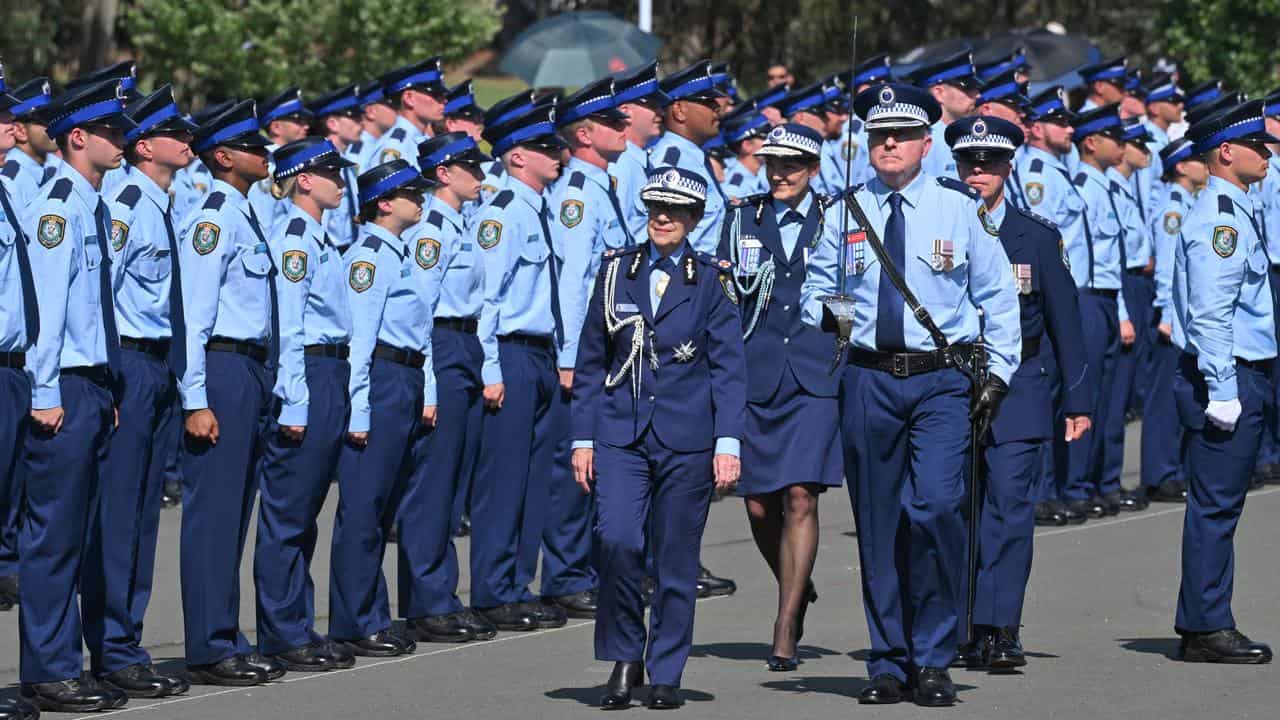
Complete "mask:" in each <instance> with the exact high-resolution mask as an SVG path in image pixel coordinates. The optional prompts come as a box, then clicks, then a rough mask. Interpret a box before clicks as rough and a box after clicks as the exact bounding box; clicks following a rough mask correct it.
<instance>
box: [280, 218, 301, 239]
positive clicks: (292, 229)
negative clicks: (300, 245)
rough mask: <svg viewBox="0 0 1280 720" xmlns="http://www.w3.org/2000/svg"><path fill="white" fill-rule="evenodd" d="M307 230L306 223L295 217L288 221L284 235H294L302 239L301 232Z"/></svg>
mask: <svg viewBox="0 0 1280 720" xmlns="http://www.w3.org/2000/svg"><path fill="white" fill-rule="evenodd" d="M306 229H307V221H306V220H303V219H302V218H300V217H296V218H294V219H292V220H290V221H289V227H287V228H285V231H284V234H285V235H294V236H297V237H302V233H303V231H305V230H306Z"/></svg>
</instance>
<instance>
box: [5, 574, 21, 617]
mask: <svg viewBox="0 0 1280 720" xmlns="http://www.w3.org/2000/svg"><path fill="white" fill-rule="evenodd" d="M19 599H20V596H19V593H18V576H17V575H4V576H0V610H12V609H13V607H14V606H15V605H17V604H18V601H19Z"/></svg>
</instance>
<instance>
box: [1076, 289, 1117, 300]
mask: <svg viewBox="0 0 1280 720" xmlns="http://www.w3.org/2000/svg"><path fill="white" fill-rule="evenodd" d="M1084 291H1085V292H1087V293H1089V294H1090V295H1097V296H1098V297H1104V298H1111V299H1112V300H1115V299H1116V298H1117V297H1119V296H1120V291H1119V290H1099V289H1098V288H1085V289H1084Z"/></svg>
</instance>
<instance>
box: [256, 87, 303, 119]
mask: <svg viewBox="0 0 1280 720" xmlns="http://www.w3.org/2000/svg"><path fill="white" fill-rule="evenodd" d="M312 117H314V113H312V112H311V111H310V110H308V109H307V106H306V105H304V104H303V103H302V91H301V90H299V89H298V88H296V87H291V88H286V89H285V90H283V91H282V92H281V93H280V94H279V95H276V96H275V97H273V98H271V99H269V100H267V101H265V102H263V103H262V104H261V105H259V106H258V122H259V123H260V124H261V125H262V127H266V126H267V125H268V124H269V123H271V122H272V121H273V120H284V119H286V118H289V119H296V120H310V119H311V118H312Z"/></svg>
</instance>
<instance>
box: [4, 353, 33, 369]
mask: <svg viewBox="0 0 1280 720" xmlns="http://www.w3.org/2000/svg"><path fill="white" fill-rule="evenodd" d="M26 366H27V354H26V353H20V352H0V367H6V368H24V367H26Z"/></svg>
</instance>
